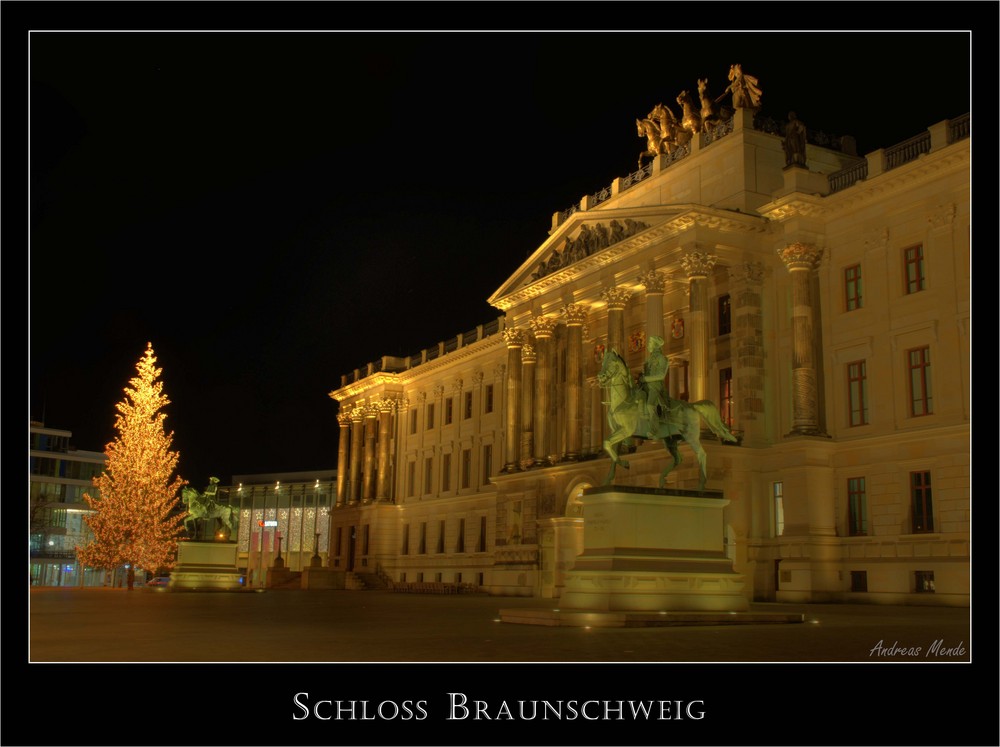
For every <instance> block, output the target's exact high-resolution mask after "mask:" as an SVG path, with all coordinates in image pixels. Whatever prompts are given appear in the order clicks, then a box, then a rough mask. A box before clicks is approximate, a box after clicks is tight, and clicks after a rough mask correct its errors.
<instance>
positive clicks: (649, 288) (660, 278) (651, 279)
mask: <svg viewBox="0 0 1000 747" xmlns="http://www.w3.org/2000/svg"><path fill="white" fill-rule="evenodd" d="M638 279H639V282H640V283H641V284H642V286H643V287H644V288H645V289H646V340H647V344H648V341H649V338H650V337H652V336H653V335H656V336H657V337H663V339H666V338H665V337H664V335H663V291H664V288H665V287H666V284H667V279H666V277H665V276H664V275H663V273H662V272H656V270H649V271H648V272H644V273H643V274H642V275H640V276H639V278H638ZM622 336H624V332H623V333H622Z"/></svg>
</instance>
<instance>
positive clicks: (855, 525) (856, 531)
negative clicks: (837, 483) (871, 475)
mask: <svg viewBox="0 0 1000 747" xmlns="http://www.w3.org/2000/svg"><path fill="white" fill-rule="evenodd" d="M847 534H848V535H849V536H851V537H867V536H868V490H867V487H866V485H865V478H864V477H863V476H860V477H848V478H847Z"/></svg>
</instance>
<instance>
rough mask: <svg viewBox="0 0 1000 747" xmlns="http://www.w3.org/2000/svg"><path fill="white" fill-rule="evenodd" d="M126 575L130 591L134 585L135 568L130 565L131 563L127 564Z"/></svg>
mask: <svg viewBox="0 0 1000 747" xmlns="http://www.w3.org/2000/svg"><path fill="white" fill-rule="evenodd" d="M127 577H128V590H129V591H132V589H133V588H134V587H135V568H134V567H133V566H132V564H131V563H129V566H128V576H127Z"/></svg>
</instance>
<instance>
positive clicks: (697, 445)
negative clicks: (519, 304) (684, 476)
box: [597, 335, 737, 491]
mask: <svg viewBox="0 0 1000 747" xmlns="http://www.w3.org/2000/svg"><path fill="white" fill-rule="evenodd" d="M663 344H664V341H663V338H662V337H658V336H655V335H654V336H652V337H650V338H649V340H648V342H647V345H648V348H649V356H648V358H647V360H646V364H645V366H644V367H643V371H642V374H640V376H639V381H638V383H637V384H634V383H633V382H632V377H631V375H630V374H629V370H628V366H626V365H625V361H624V360H623V359H622V357H621V355H619V354H618V351H616V350H607V351H606V352H605V353H604V359H603V361H602V364H601V371H600V373H598V374H597V381H598V383H599V384H600V385H601V387H603V388H605V389H607V390H608V401H607V402H606V403H605V404H607V406H608V425H609V426H610V428H611V434H610V435H609V436H608V438H607V439H606V440H605V441H604V450H605V451H606V452H607V453H608V455H609V456H610V457H611V469H610V470H609V472H608V476H607V477H606V478H605V480H604V484H605V485H609V484H610V483H611V481H612V480H614V477H615V470H616V469H617V467H618V465H619V464H620V465H621V466H622V467H625V468H626V469H627V468H628V466H629V464H628V462H627V461H625V460H624V459H622V458H621V456H619V454H618V449H619V445H620V444H621V443H622V442H623V441H625V440H627V439H630V438H633V437H638V438H643V439H647V440H653V439H655V440H659V441H663V445H664V447H666V449H667V451H669V452H670V455H671V456H672V457H673V462H671V463H668V464H667V466H666V467H665V468H664V470H663V472H662V473H660V487H661V488H662V487H664V485H665V484H666V480H667V475H668V474H669V473H670V471H671V470H673V469H674V468H675V467H677V466H678V465H679V464H680V463H681V456H680V452H679V451H678V444H679V443H680V442H681V441H686V442H687V444H688V446H690V447H691V448H692V449H693V450H694V453H695V456H696V457H697V458H698V467H699V470H700V479H699V482H698V490H699V491H703V490H704V489H705V481H706V480H707V479H708V473H707V470H706V466H705V463H706V454H705V449H704V448H702V445H701V421H702V420H704V421H705V423H706V424H707V425H708V427H709V429H710V430H711V431H712V433H714V434H715V435H716V436H717V437H718V438H719V439H720V440H722V441H729V442H735V441H736V440H737V439H736V436H734V435H733V434H732V433H731V432H730V430H729V428H728V427H726V424H725V423H724V422H723V421H722V418H721V416H720V415H719V411H718V409H717V408H716V406H715V405H714V404H713V403H712V402H711V400H707V399H706V400H701V401H699V402H684V401H682V400H676V399H673V398H671V397H669V396H668V395H667V394H666V393H665V392H664V391H663V381H664V378H665V377H666V375H667V369H668V367H669V365H670V364H669V362H668V361H667V358H666V356H664V355H663V350H662V349H663Z"/></svg>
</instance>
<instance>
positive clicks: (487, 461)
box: [483, 444, 493, 485]
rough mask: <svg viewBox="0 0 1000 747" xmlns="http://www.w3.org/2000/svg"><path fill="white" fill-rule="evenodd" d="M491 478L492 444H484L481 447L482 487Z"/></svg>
mask: <svg viewBox="0 0 1000 747" xmlns="http://www.w3.org/2000/svg"><path fill="white" fill-rule="evenodd" d="M492 476H493V444H486V445H485V446H484V447H483V485H486V484H487V483H488V482H489V481H490V478H491V477H492Z"/></svg>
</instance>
